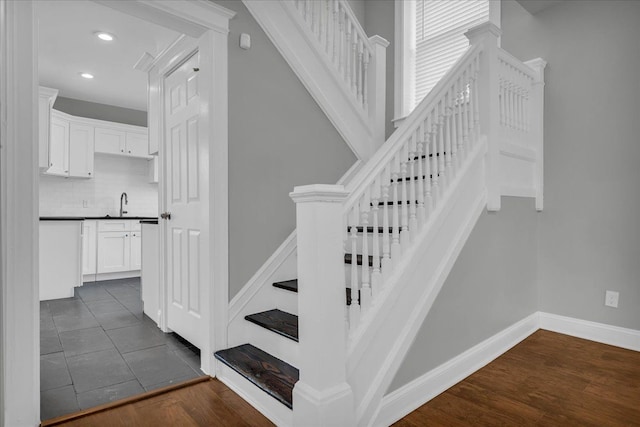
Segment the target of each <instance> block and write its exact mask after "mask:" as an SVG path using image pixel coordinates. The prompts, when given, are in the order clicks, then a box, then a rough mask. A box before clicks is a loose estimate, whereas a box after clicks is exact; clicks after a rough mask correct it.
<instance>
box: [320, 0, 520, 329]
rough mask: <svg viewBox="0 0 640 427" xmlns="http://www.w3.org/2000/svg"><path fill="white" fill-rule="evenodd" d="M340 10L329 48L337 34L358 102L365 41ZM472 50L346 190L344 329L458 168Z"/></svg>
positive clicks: (379, 286)
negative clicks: (357, 184)
mask: <svg viewBox="0 0 640 427" xmlns="http://www.w3.org/2000/svg"><path fill="white" fill-rule="evenodd" d="M336 4H337V3H336ZM329 10H334V11H335V14H334V18H333V19H334V20H335V21H336V24H335V25H333V24H332V25H333V26H337V27H339V26H340V25H342V20H341V19H342V18H341V16H343V15H342V12H341V9H340V8H339V7H338V8H335V7H332V9H329ZM344 16H345V20H344V28H345V31H344V37H343V38H342V39H340V38H338V39H336V43H335V44H336V51H340V50H341V49H342V48H340V47H339V46H340V45H341V43H342V42H341V40H343V42H344V44H343V46H344V51H345V52H347V53H349V55H347V57H346V58H347V60H346V61H345V62H343V66H344V75H345V77H346V78H347V79H348V85H349V90H352V91H355V95H357V97H358V99H360V98H361V100H362V102H363V103H366V96H367V95H366V92H365V91H364V88H365V87H366V64H367V52H366V49H365V44H364V43H363V39H361V38H359V37H360V36H359V34H358V32H356V31H355V30H354V27H353V26H352V25H351V23H350V22H349V20H348V19H346V14H344ZM330 27H331V26H330ZM478 55H479V53H476V56H474V57H472V58H469V59H468V60H467V61H466V62H465V63H464V66H459V67H458V70H457V72H456V74H455V75H454V76H451V77H450V78H449V81H448V82H447V84H446V85H443V86H442V88H441V89H440V92H439V94H438V96H437V98H435V99H432V100H431V101H430V103H429V105H428V106H427V107H422V111H421V117H420V119H419V120H414V122H413V123H414V124H412V128H411V129H409V130H406V131H405V133H404V136H402V139H400V140H398V141H397V143H396V145H395V146H394V148H392V151H391V152H390V153H389V154H388V155H387V160H386V161H385V163H384V164H381V165H380V167H379V168H378V169H376V171H375V173H374V174H373V175H372V176H371V178H370V179H369V180H368V181H367V182H368V183H367V184H366V185H364V184H363V186H362V187H361V189H360V190H358V191H359V192H358V193H357V194H358V197H357V198H355V196H351V199H352V200H353V202H351V204H350V205H349V207H348V208H346V210H345V215H346V216H345V222H346V223H348V227H347V231H346V241H345V250H346V252H347V253H348V254H349V256H350V257H351V266H350V270H349V275H350V277H351V288H350V290H349V293H350V294H349V295H350V297H351V306H350V307H349V309H348V313H349V316H348V317H349V325H350V328H351V329H352V330H353V329H354V328H356V327H357V324H358V322H359V321H361V319H363V318H364V317H363V316H366V315H367V312H368V310H370V308H371V307H372V306H373V304H375V299H376V298H377V297H378V296H379V295H382V294H384V292H381V291H383V290H384V286H385V282H386V281H387V280H388V279H389V278H390V277H391V273H392V272H393V271H394V269H395V268H397V266H398V265H399V263H400V261H401V260H402V257H403V256H404V254H405V253H406V252H407V251H408V250H410V248H411V245H412V242H414V241H415V240H416V238H417V237H418V236H419V233H420V231H421V230H422V229H423V228H424V226H425V224H428V223H429V220H430V217H431V216H432V214H433V213H434V211H435V210H436V209H437V208H438V206H439V203H441V202H442V200H444V197H443V196H444V195H446V193H447V192H448V191H451V189H450V187H451V185H452V183H453V182H455V178H456V174H457V173H458V172H459V171H460V170H462V169H463V166H464V162H465V160H466V158H465V157H466V156H465V152H467V151H468V150H469V147H470V146H471V145H472V144H474V142H475V141H476V139H477V138H478V137H479V132H478V118H479V114H478V105H479V104H478V93H477V74H478V69H479V63H478V62H477V60H478V57H479V56H478ZM335 56H336V57H338V58H339V57H340V55H339V54H338V53H336V54H335ZM512 92H513V91H511V93H510V94H509V96H512V95H513V93H512ZM524 99H525V97H524V96H522V94H520V95H519V98H514V101H513V102H514V106H515V108H517V110H513V111H514V114H515V115H516V116H518V117H521V120H522V124H521V127H524V126H525V124H524V120H525V117H524V109H525V103H524V102H523V100H524ZM418 108H420V106H419V107H418ZM518 111H519V112H518ZM508 116H509V115H508V114H507V115H505V117H508ZM358 259H360V265H358Z"/></svg>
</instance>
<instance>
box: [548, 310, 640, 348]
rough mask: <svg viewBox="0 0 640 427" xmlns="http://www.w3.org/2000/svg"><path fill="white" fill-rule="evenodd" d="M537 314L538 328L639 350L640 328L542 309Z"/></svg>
mask: <svg viewBox="0 0 640 427" xmlns="http://www.w3.org/2000/svg"><path fill="white" fill-rule="evenodd" d="M538 315H539V319H540V320H539V327H540V329H545V330H547V331H552V332H558V333H561V334H565V335H571V336H572V337H577V338H584V339H586V340H590V341H595V342H599V343H602V344H609V345H613V346H616V347H621V348H626V349H629V350H635V351H640V330H636V329H628V328H621V327H619V326H612V325H607V324H604V323H597V322H590V321H588V320H582V319H575V318H573V317H566V316H560V315H557V314H551V313H544V312H542V311H540V312H538Z"/></svg>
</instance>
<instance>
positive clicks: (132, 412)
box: [58, 379, 273, 427]
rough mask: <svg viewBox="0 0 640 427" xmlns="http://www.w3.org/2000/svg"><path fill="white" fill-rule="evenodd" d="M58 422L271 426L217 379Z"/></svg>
mask: <svg viewBox="0 0 640 427" xmlns="http://www.w3.org/2000/svg"><path fill="white" fill-rule="evenodd" d="M239 411H241V413H239ZM58 425H61V426H66V427H130V426H136V427H157V426H171V427H199V426H223V427H227V426H228V427H263V426H264V427H266V426H273V424H272V423H271V422H270V421H269V420H268V419H267V418H265V417H264V416H263V415H262V414H261V413H260V412H258V411H257V410H256V409H254V408H253V407H252V406H251V405H249V404H248V403H246V402H245V401H244V400H243V399H242V398H241V397H240V396H238V395H237V394H235V393H234V392H233V391H232V390H230V389H229V388H228V387H227V386H226V385H224V384H222V383H221V382H220V381H218V380H217V379H211V380H210V381H207V382H203V383H199V384H195V385H193V386H190V387H186V388H182V389H179V390H174V391H171V392H169V393H166V394H161V395H158V396H153V397H151V398H149V399H145V400H140V401H136V402H133V403H129V404H126V405H123V406H120V407H117V408H114V409H110V410H107V411H104V412H99V413H96V414H90V415H86V416H84V417H82V418H77V419H75V420H72V421H69V422H66V423H61V424H58Z"/></svg>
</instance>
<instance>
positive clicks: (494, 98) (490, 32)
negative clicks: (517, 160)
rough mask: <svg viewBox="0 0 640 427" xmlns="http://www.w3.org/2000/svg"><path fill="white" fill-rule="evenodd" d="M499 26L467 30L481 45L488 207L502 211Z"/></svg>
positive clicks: (480, 87)
mask: <svg viewBox="0 0 640 427" xmlns="http://www.w3.org/2000/svg"><path fill="white" fill-rule="evenodd" d="M501 34H502V31H501V30H500V28H498V27H497V26H495V25H494V24H492V23H490V22H487V23H484V24H481V25H478V26H476V27H473V28H471V29H470V30H469V31H467V32H466V33H465V36H467V38H468V39H469V42H470V43H471V44H472V45H478V44H481V45H482V53H481V55H480V70H479V72H478V77H477V78H478V85H477V87H478V95H479V96H478V104H479V105H478V108H479V111H480V133H481V134H483V135H485V136H486V137H487V144H488V152H487V156H486V159H487V162H486V181H487V209H488V210H490V211H499V210H500V194H501V189H500V140H499V135H500V104H499V99H498V93H499V80H498V37H500V35H501Z"/></svg>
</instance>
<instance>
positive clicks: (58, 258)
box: [39, 220, 82, 301]
mask: <svg viewBox="0 0 640 427" xmlns="http://www.w3.org/2000/svg"><path fill="white" fill-rule="evenodd" d="M39 251H40V256H39V259H40V260H39V263H40V264H39V267H40V301H45V300H51V299H59V298H69V297H72V296H73V294H74V288H75V287H76V286H81V285H82V263H81V261H80V260H81V259H82V220H72V221H40V233H39Z"/></svg>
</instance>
